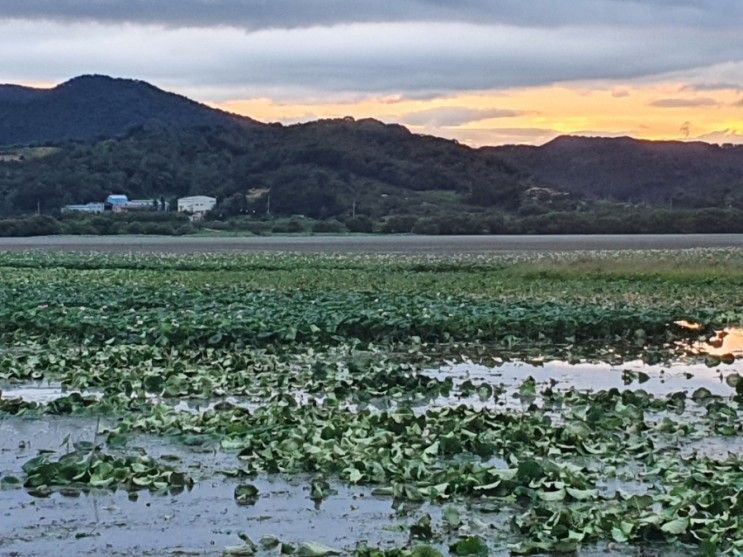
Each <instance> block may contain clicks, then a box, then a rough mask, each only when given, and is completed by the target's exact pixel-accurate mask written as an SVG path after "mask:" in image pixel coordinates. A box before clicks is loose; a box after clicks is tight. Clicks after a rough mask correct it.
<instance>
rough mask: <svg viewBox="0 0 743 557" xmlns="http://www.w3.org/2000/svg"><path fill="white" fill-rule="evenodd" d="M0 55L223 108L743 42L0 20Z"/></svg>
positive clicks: (392, 90)
mask: <svg viewBox="0 0 743 557" xmlns="http://www.w3.org/2000/svg"><path fill="white" fill-rule="evenodd" d="M0 52H2V57H0V80H4V81H13V80H15V81H24V82H28V81H50V80H55V81H59V80H64V79H67V78H69V77H71V76H74V75H77V74H81V73H105V74H113V75H117V76H124V77H137V78H140V79H145V80H148V81H153V82H155V83H156V84H158V85H161V86H164V87H168V88H174V89H177V90H180V91H183V92H184V93H186V94H196V96H197V97H198V98H210V99H212V100H224V99H228V98H248V97H254V96H271V97H273V98H292V97H297V96H300V97H304V98H307V97H308V96H310V95H313V94H314V95H315V98H320V97H322V96H323V95H326V94H333V95H337V94H340V93H346V92H363V93H366V94H401V95H404V96H411V95H416V96H422V97H425V96H427V95H430V94H444V93H447V92H454V91H463V90H473V89H475V90H477V89H494V88H508V87H520V86H530V85H542V84H548V83H555V82H560V81H574V80H582V79H593V80H595V79H618V80H627V79H633V78H637V77H644V76H652V75H658V74H661V73H664V72H671V71H682V70H688V69H690V68H700V67H708V66H710V65H712V64H719V63H724V62H728V61H731V60H732V61H737V60H742V59H743V41H741V39H740V37H739V34H738V33H737V31H729V32H725V31H716V32H715V33H714V40H711V39H710V37H709V36H708V34H707V32H705V31H702V30H698V29H690V30H689V29H683V30H666V31H665V32H663V33H658V32H657V30H655V29H612V28H603V27H601V28H579V27H558V28H554V29H548V28H539V29H532V28H529V29H527V28H519V27H499V26H487V25H473V24H461V23H380V24H355V25H347V26H339V27H313V28H304V29H291V30H289V29H266V30H261V31H253V32H246V31H244V30H241V29H235V28H220V29H202V28H179V29H175V28H172V29H160V28H152V27H148V26H142V25H100V24H90V23H74V24H71V23H60V22H48V21H34V22H32V21H19V20H14V21H9V22H8V21H6V22H2V21H0ZM742 67H743V66H742ZM725 71H726V72H727V74H730V73H731V71H733V70H732V69H730V68H726V70H725ZM200 89H203V90H208V91H209V94H208V96H206V97H204V95H202V94H200V93H198V92H199V90H200Z"/></svg>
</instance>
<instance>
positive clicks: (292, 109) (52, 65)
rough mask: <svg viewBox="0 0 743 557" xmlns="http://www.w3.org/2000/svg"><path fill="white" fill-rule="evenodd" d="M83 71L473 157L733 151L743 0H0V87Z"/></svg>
mask: <svg viewBox="0 0 743 557" xmlns="http://www.w3.org/2000/svg"><path fill="white" fill-rule="evenodd" d="M92 73H94V74H106V75H112V76H114V77H131V78H136V79H143V80H146V81H149V82H151V83H153V84H155V85H157V86H159V87H162V88H164V89H167V90H171V91H175V92H178V93H181V94H184V95H187V96H189V97H191V98H194V99H196V100H198V101H201V102H204V103H207V104H209V105H211V106H215V107H219V108H222V109H226V110H230V111H233V112H237V113H240V114H244V115H247V116H250V117H252V118H255V119H257V120H261V121H272V122H273V121H281V122H284V123H294V122H301V121H307V120H314V119H318V118H330V117H333V118H334V117H343V116H353V117H356V118H363V117H373V118H377V119H380V120H382V121H385V122H397V123H402V124H403V125H405V126H407V127H408V128H410V129H411V130H412V131H414V132H418V133H425V134H431V135H437V136H442V137H447V138H451V139H456V140H458V141H460V142H462V143H467V144H470V145H476V146H480V145H499V144H508V143H530V144H541V143H544V142H547V141H549V140H550V139H552V138H554V137H556V136H558V135H561V134H568V133H569V134H580V135H601V136H619V135H631V136H634V137H640V138H646V139H682V140H693V139H702V140H705V141H710V142H715V143H725V142H731V143H743V0H530V1H528V2H527V1H524V0H386V1H383V0H178V1H173V0H0V83H19V84H25V85H32V86H41V87H49V86H53V85H55V84H57V83H60V82H63V81H65V80H67V79H70V78H72V77H74V76H77V75H81V74H92Z"/></svg>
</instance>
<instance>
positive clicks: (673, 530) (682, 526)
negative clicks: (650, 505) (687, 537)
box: [660, 517, 689, 536]
mask: <svg viewBox="0 0 743 557" xmlns="http://www.w3.org/2000/svg"><path fill="white" fill-rule="evenodd" d="M688 528H689V519H688V518H685V517H684V518H676V519H674V520H671V521H669V522H666V523H665V524H664V525H663V526H661V527H660V529H661V530H663V531H664V532H666V533H667V534H673V535H675V536H678V535H680V534H683V533H684V532H686V530H687V529H688Z"/></svg>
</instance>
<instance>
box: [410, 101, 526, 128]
mask: <svg viewBox="0 0 743 557" xmlns="http://www.w3.org/2000/svg"><path fill="white" fill-rule="evenodd" d="M519 114H522V112H520V111H518V110H508V109H503V108H491V109H477V108H467V107H464V106H441V107H437V108H429V109H427V110H420V111H417V112H409V113H407V114H403V115H402V116H401V117H400V118H401V120H402V122H403V123H405V124H410V125H411V126H432V127H447V126H461V125H462V124H468V123H470V122H480V121H482V120H487V119H489V118H512V117H514V116H518V115H519Z"/></svg>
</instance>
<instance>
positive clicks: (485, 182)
mask: <svg viewBox="0 0 743 557" xmlns="http://www.w3.org/2000/svg"><path fill="white" fill-rule="evenodd" d="M111 192H122V193H127V194H129V195H130V196H133V197H156V196H157V197H159V196H165V197H169V196H179V195H186V194H209V195H215V196H217V197H218V198H219V199H220V200H221V201H222V203H221V208H222V210H223V211H224V212H225V213H229V214H239V213H261V212H268V211H271V213H272V214H279V215H281V214H284V215H291V214H304V215H307V216H311V217H313V218H327V217H336V218H339V217H341V216H347V215H348V214H349V213H351V214H363V215H367V216H369V217H370V218H383V217H385V216H388V215H406V214H410V215H416V216H430V215H440V214H442V213H447V214H453V213H462V212H465V213H471V212H474V213H482V212H488V211H498V212H505V213H520V214H532V213H540V212H541V213H543V212H545V211H569V210H577V209H580V208H582V207H586V206H590V205H593V204H597V203H634V204H638V203H641V204H649V205H656V206H663V207H670V206H673V207H677V208H678V207H686V208H701V207H737V208H743V146H719V145H712V144H707V143H702V142H679V141H643V140H637V139H633V138H629V137H620V138H600V137H577V136H562V137H558V138H556V139H554V140H553V141H550V142H549V143H547V144H545V145H542V146H537V147H535V146H524V145H515V146H501V147H483V148H479V149H476V148H472V147H468V146H465V145H461V144H459V143H457V142H455V141H449V140H445V139H441V138H436V137H431V136H423V135H418V134H414V133H411V132H410V131H409V130H407V129H406V128H405V127H403V126H400V125H396V124H384V123H382V122H379V121H376V120H372V119H361V120H355V119H353V118H343V119H332V120H318V121H314V122H309V123H304V124H297V125H291V126H285V125H281V124H264V123H260V122H257V121H256V120H253V119H250V118H247V117H244V116H238V115H235V114H230V113H227V112H223V111H220V110H215V109H213V108H211V107H208V106H206V105H203V104H200V103H197V102H195V101H192V100H190V99H187V98H186V97H183V96H180V95H176V94H173V93H169V92H166V91H163V90H161V89H158V88H156V87H154V86H152V85H150V84H148V83H146V82H143V81H136V80H128V79H114V78H110V77H106V76H81V77H77V78H74V79H72V80H70V81H67V82H65V83H63V84H61V85H59V86H57V87H54V88H52V89H34V88H28V87H21V86H18V85H0V211H2V212H3V213H5V214H12V213H20V212H25V211H31V210H34V209H38V208H39V207H41V209H42V210H44V211H54V210H56V209H58V208H59V207H61V206H62V205H63V204H66V203H79V202H86V201H93V200H99V199H103V198H105V196H106V195H107V194H108V193H111ZM267 192H270V196H269V195H268V194H267ZM269 204H270V205H269Z"/></svg>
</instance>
